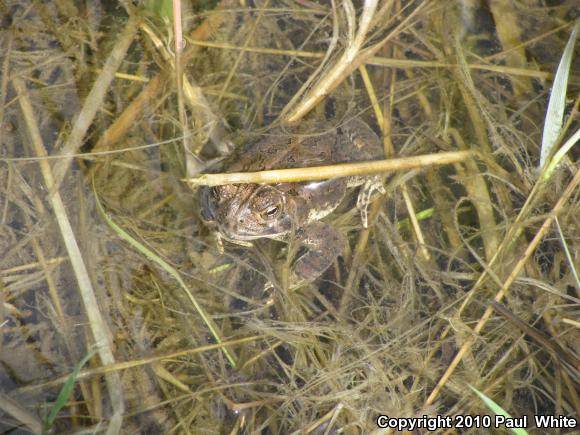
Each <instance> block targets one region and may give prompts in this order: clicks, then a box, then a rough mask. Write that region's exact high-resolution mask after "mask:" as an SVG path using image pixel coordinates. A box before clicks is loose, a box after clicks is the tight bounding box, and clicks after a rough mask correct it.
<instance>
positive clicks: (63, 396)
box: [43, 350, 97, 432]
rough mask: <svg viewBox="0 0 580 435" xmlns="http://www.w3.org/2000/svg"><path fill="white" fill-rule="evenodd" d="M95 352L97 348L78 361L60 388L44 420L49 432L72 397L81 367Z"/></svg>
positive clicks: (45, 427)
mask: <svg viewBox="0 0 580 435" xmlns="http://www.w3.org/2000/svg"><path fill="white" fill-rule="evenodd" d="M95 353H97V351H96V350H92V351H90V352H89V353H88V354H87V355H85V356H84V358H83V359H81V360H80V361H79V362H78V364H77V365H75V368H74V370H73V371H72V373H71V374H70V376H69V377H68V379H67V381H66V382H65V384H64V385H63V386H62V388H61V389H60V392H59V393H58V397H57V398H56V401H55V402H54V405H53V407H52V409H51V410H50V413H49V414H48V415H47V416H46V418H45V419H44V421H43V425H44V432H48V431H49V430H50V428H51V427H52V425H53V424H54V421H55V420H56V416H57V415H58V413H59V412H60V410H61V409H62V408H63V407H64V405H65V404H66V402H68V399H69V398H70V395H71V394H72V392H73V389H74V386H75V383H76V381H77V377H78V376H79V373H80V371H81V369H82V368H83V367H84V365H85V364H86V363H87V362H88V361H89V360H90V359H91V358H92V357H93V356H94V355H95Z"/></svg>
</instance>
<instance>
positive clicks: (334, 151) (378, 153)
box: [200, 120, 383, 284]
mask: <svg viewBox="0 0 580 435" xmlns="http://www.w3.org/2000/svg"><path fill="white" fill-rule="evenodd" d="M382 156H383V148H382V144H381V141H380V140H379V138H378V137H377V135H376V134H375V133H374V132H373V131H372V130H371V128H370V127H369V126H368V125H367V124H365V123H364V122H363V121H360V120H351V121H349V122H347V123H345V124H344V125H341V126H340V127H336V128H327V129H324V132H323V133H322V134H314V135H312V134H310V135H298V134H295V133H291V134H288V132H287V131H282V130H280V129H275V130H272V131H271V132H269V133H268V134H267V135H264V136H263V137H262V138H261V139H260V140H258V141H255V142H250V143H248V144H246V145H245V146H242V147H241V148H240V149H238V150H237V151H236V152H234V153H233V154H232V155H231V156H230V157H228V158H227V159H225V160H224V161H222V162H221V165H220V168H219V169H220V170H222V171H224V172H247V171H262V170H270V169H283V168H297V167H311V166H320V165H327V164H331V163H346V162H357V161H368V160H374V159H378V158H382ZM360 185H363V187H362V188H361V190H360V192H359V196H358V202H357V206H358V208H359V209H360V210H361V214H362V216H363V223H364V225H365V226H366V207H367V205H368V200H369V197H370V194H371V192H372V190H373V189H379V190H381V189H382V185H381V184H380V182H379V180H378V179H377V177H345V178H333V179H330V180H326V181H309V182H301V183H278V184H273V185H259V184H230V185H224V186H216V187H202V188H201V190H200V200H201V210H202V217H203V219H204V220H205V221H206V223H208V224H209V225H211V226H214V227H217V230H218V231H219V233H220V234H221V235H222V236H224V238H226V239H227V240H230V241H232V242H234V243H238V244H246V245H247V244H249V243H248V242H250V241H251V240H255V239H260V238H269V239H276V240H282V241H286V242H290V241H293V240H294V241H296V242H298V243H299V244H300V246H302V247H303V248H305V250H303V251H304V253H302V254H301V255H300V256H299V257H298V258H297V259H296V261H295V263H294V265H293V267H292V276H291V283H294V284H295V283H299V282H305V281H311V280H313V279H315V278H316V277H318V276H319V275H320V274H322V273H323V272H324V271H325V270H326V269H327V268H328V267H329V266H330V265H331V264H332V262H333V261H334V260H335V259H336V257H337V256H338V255H339V254H340V253H341V252H342V250H343V248H344V239H343V237H342V236H341V235H340V233H339V232H338V231H337V230H336V229H335V228H333V227H332V226H330V225H329V224H327V223H324V222H322V221H321V219H322V218H324V217H325V216H327V215H328V214H330V213H331V212H332V211H333V210H334V209H336V207H338V205H339V204H340V203H341V202H342V200H343V199H344V197H345V196H346V194H347V192H348V190H349V188H351V187H355V186H360Z"/></svg>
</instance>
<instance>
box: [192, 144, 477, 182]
mask: <svg viewBox="0 0 580 435" xmlns="http://www.w3.org/2000/svg"><path fill="white" fill-rule="evenodd" d="M473 157H474V153H473V152H471V151H453V152H448V153H439V154H431V155H424V156H413V157H400V158H398V159H388V160H374V161H370V162H362V163H343V164H337V165H329V166H314V167H311V168H298V169H277V170H272V171H260V172H231V173H228V174H202V175H199V176H198V177H195V178H189V179H188V180H186V181H187V183H188V184H189V185H190V186H192V187H194V186H199V185H202V186H220V185H223V184H239V183H256V184H273V183H288V182H298V181H314V180H327V179H330V178H334V177H351V176H356V175H372V174H381V173H386V172H391V171H403V170H407V169H416V168H423V167H427V166H437V165H447V164H450V163H456V162H462V161H465V160H466V159H470V158H473Z"/></svg>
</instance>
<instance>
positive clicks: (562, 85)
mask: <svg viewBox="0 0 580 435" xmlns="http://www.w3.org/2000/svg"><path fill="white" fill-rule="evenodd" d="M579 31H580V19H579V20H577V21H576V24H575V25H574V28H573V29H572V33H571V34H570V38H569V39H568V43H567V44H566V48H564V53H563V54H562V59H560V64H559V65H558V71H557V72H556V77H555V78H554V84H553V85H552V92H551V93H550V100H549V101H548V110H547V112H546V120H545V122H544V133H543V136H542V149H541V152H540V168H542V167H544V164H545V163H546V160H547V159H548V157H549V156H550V155H551V154H552V150H553V148H554V146H555V145H556V143H557V141H558V137H559V136H560V131H561V129H562V122H563V120H564V108H565V105H566V88H567V87H568V76H569V73H570V64H571V63H572V58H573V57H574V44H575V43H576V38H577V37H578V32H579Z"/></svg>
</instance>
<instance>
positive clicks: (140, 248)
mask: <svg viewBox="0 0 580 435" xmlns="http://www.w3.org/2000/svg"><path fill="white" fill-rule="evenodd" d="M93 192H94V193H95V202H96V204H97V208H98V210H99V212H100V213H101V215H102V216H103V218H104V219H105V221H106V222H107V224H108V225H109V226H110V227H111V228H112V229H113V230H114V231H115V232H116V233H117V234H118V235H119V237H121V238H122V239H123V240H125V241H126V242H128V243H129V244H130V245H131V246H133V247H134V248H135V249H136V250H137V251H139V252H141V253H142V254H143V255H145V256H146V257H147V258H149V259H150V260H151V261H154V262H155V263H157V264H158V265H159V266H160V267H161V268H162V269H163V270H165V271H166V272H167V273H168V274H170V275H171V276H172V277H173V278H175V280H176V281H177V282H178V283H179V285H180V286H181V288H182V289H183V291H184V292H185V294H186V295H187V297H188V299H189V301H190V302H191V304H192V305H193V306H194V307H195V310H196V311H197V313H198V314H199V316H200V317H201V318H202V320H203V322H204V323H205V324H206V326H207V327H208V329H209V330H210V332H211V334H212V336H213V338H214V339H215V341H216V342H217V343H218V344H221V343H222V342H223V341H222V339H221V336H220V334H219V332H218V328H217V327H216V325H215V323H214V322H213V320H212V319H211V317H209V316H208V315H207V313H206V312H205V310H204V309H203V307H202V306H201V305H200V304H199V302H198V301H197V299H196V298H195V296H193V293H191V291H190V290H189V288H188V287H187V285H186V284H185V282H184V281H183V279H182V278H181V275H180V274H179V272H178V271H177V270H176V269H175V268H174V267H173V266H171V265H170V264H169V263H167V262H166V261H165V260H163V259H162V258H161V257H160V256H158V255H157V254H155V253H154V252H153V251H151V250H150V249H149V248H147V247H146V246H144V245H142V244H141V243H139V242H138V241H137V240H135V239H134V238H133V237H131V236H130V235H129V234H128V233H126V232H125V231H124V230H123V229H122V228H121V227H120V226H119V225H117V224H116V223H115V222H114V221H113V220H112V219H111V218H110V217H109V215H108V214H107V212H106V211H105V209H104V208H103V206H102V204H101V202H100V201H99V196H98V195H97V191H96V188H95V184H94V180H93ZM222 351H223V353H224V355H225V356H226V358H227V359H228V361H229V362H230V364H231V365H232V367H234V368H235V367H236V366H237V362H236V359H235V358H234V356H233V355H232V354H231V352H230V351H229V350H228V349H227V348H226V347H222Z"/></svg>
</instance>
